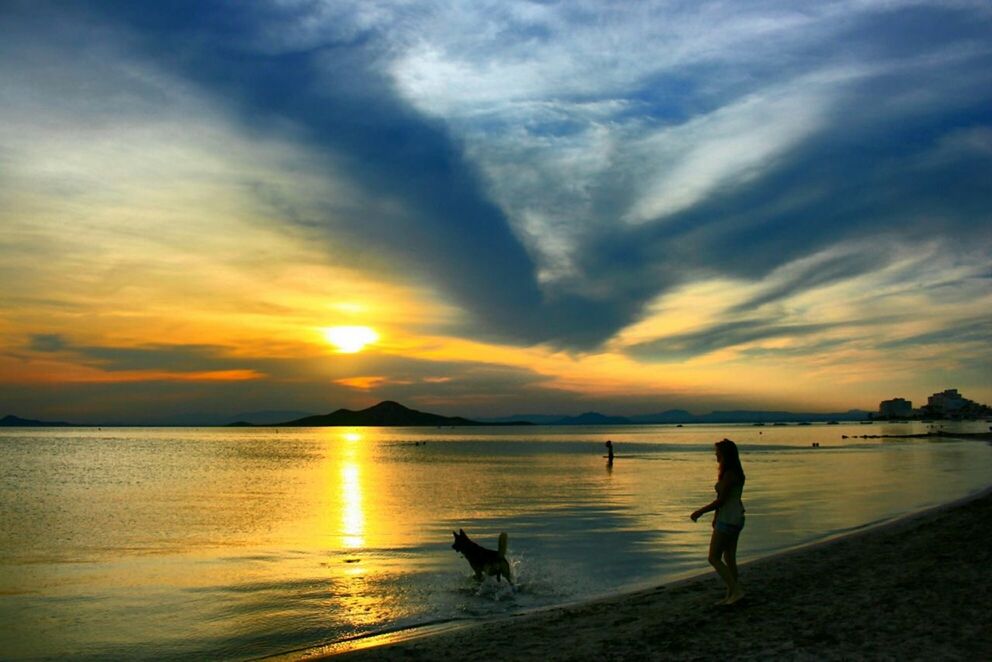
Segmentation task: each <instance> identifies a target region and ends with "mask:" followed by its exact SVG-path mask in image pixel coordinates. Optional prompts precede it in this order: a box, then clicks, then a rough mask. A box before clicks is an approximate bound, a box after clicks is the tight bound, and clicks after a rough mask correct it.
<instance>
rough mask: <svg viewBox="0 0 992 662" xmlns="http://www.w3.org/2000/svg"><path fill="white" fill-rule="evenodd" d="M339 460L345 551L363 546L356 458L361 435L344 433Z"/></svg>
mask: <svg viewBox="0 0 992 662" xmlns="http://www.w3.org/2000/svg"><path fill="white" fill-rule="evenodd" d="M342 437H343V438H344V441H345V443H344V448H343V457H342V460H341V542H342V545H343V546H344V547H345V548H346V549H361V548H362V547H364V546H365V510H364V509H363V490H362V468H361V464H360V462H359V458H358V448H359V444H360V443H361V435H360V434H359V433H357V432H345V433H343V434H342Z"/></svg>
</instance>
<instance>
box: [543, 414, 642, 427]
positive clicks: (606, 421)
mask: <svg viewBox="0 0 992 662" xmlns="http://www.w3.org/2000/svg"><path fill="white" fill-rule="evenodd" d="M630 422H631V421H630V419H629V418H625V417H623V416H607V415H605V414H600V413H599V412H595V411H587V412H585V413H583V414H579V415H578V416H565V417H564V418H559V419H558V420H557V421H555V422H554V423H552V425H627V424H629V423H630Z"/></svg>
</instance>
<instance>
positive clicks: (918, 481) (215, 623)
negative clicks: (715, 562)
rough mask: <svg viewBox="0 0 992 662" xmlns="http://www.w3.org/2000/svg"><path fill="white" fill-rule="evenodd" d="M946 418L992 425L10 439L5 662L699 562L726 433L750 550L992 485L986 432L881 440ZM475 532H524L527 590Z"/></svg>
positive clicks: (594, 584) (488, 535) (408, 610)
mask: <svg viewBox="0 0 992 662" xmlns="http://www.w3.org/2000/svg"><path fill="white" fill-rule="evenodd" d="M937 426H943V427H944V430H945V431H947V432H954V431H959V432H979V431H987V430H988V428H989V424H988V422H975V423H943V424H925V423H920V422H915V423H893V424H880V423H874V424H872V425H863V424H857V423H850V424H849V423H842V424H839V425H828V424H813V425H806V426H800V425H794V424H793V425H788V426H773V425H765V426H760V427H759V426H752V425H685V426H673V425H652V426H614V427H610V426H594V427H566V426H560V427H548V426H526V427H472V428H282V429H280V428H274V427H259V428H202V429H193V428H103V429H100V428H6V429H0V657H2V658H4V659H14V660H18V659H54V658H59V659H64V658H73V659H110V658H117V659H120V658H126V659H132V660H143V659H149V660H150V659H154V660H169V659H192V658H196V659H204V658H206V659H222V660H248V659H258V658H263V657H266V656H273V655H280V654H285V653H288V652H293V651H297V652H299V651H307V650H311V649H314V648H317V647H321V646H328V645H330V646H331V647H332V648H333V645H335V644H336V643H338V644H339V643H340V642H346V641H357V642H361V641H363V640H366V639H367V638H369V637H377V636H378V637H381V636H383V635H384V634H386V633H409V632H417V631H419V630H420V629H423V628H431V627H435V628H436V627H438V626H439V625H441V626H443V625H444V624H457V623H463V622H471V621H474V620H480V619H488V618H493V617H499V616H503V615H508V614H514V613H519V612H524V611H530V610H535V609H541V608H546V607H552V606H555V605H561V604H566V603H575V602H580V601H583V600H588V599H592V598H596V597H601V596H605V595H611V594H616V593H619V592H623V591H629V590H634V589H637V588H641V587H645V586H648V585H652V584H658V583H662V582H665V581H670V580H672V579H674V578H678V577H683V576H686V575H689V574H693V573H703V572H707V571H708V566H707V565H706V550H707V545H708V542H709V535H710V523H709V516H706V517H704V519H701V520H700V521H699V522H698V523H693V522H692V521H691V520H690V519H689V513H691V512H692V511H693V510H694V509H696V508H698V507H700V506H702V505H704V504H706V503H708V502H709V501H711V500H712V498H713V497H714V491H713V485H714V483H715V481H716V461H715V458H714V452H713V444H714V442H716V441H719V440H721V439H724V438H730V439H733V440H734V441H735V442H737V443H738V445H739V446H740V449H741V457H742V463H743V466H744V470H745V472H746V474H747V485H746V489H745V492H744V502H745V506H746V508H747V524H746V527H745V529H744V532H743V533H742V535H741V540H740V547H739V552H738V557H739V560H741V561H746V560H748V559H754V558H758V557H761V556H765V555H768V554H772V553H775V552H779V551H782V550H787V549H790V548H793V547H796V546H799V545H803V544H807V543H811V542H816V541H820V540H825V539H828V538H831V537H834V536H838V535H842V534H845V533H848V532H852V531H855V530H858V529H861V528H864V527H867V526H872V525H876V524H880V523H884V522H887V521H890V520H892V519H894V518H898V517H900V516H903V515H906V514H908V513H912V512H915V511H919V510H921V509H925V508H928V507H931V506H935V505H938V504H941V503H945V502H949V501H953V500H956V499H959V498H962V497H966V496H969V495H972V494H975V493H977V492H979V491H982V490H983V489H985V488H986V487H988V485H989V483H990V477H992V445H990V444H988V443H986V442H982V441H976V440H962V439H953V438H946V437H942V438H932V439H905V438H901V439H900V438H871V437H872V436H875V435H886V434H889V435H891V434H913V433H921V432H926V431H932V430H934V429H935V428H936V427H937ZM607 440H612V441H613V444H614V447H615V449H616V454H617V455H616V459H615V461H614V462H613V463H612V465H610V464H608V462H607V459H606V457H605V450H606V449H605V447H604V443H605V442H606V441H607ZM459 529H464V531H465V532H466V533H467V534H468V535H469V536H470V537H471V538H472V539H473V540H475V541H476V542H478V543H480V544H482V545H484V546H486V547H490V548H496V546H497V538H498V536H499V534H500V533H501V532H505V533H507V535H508V539H509V553H508V556H509V559H510V563H511V566H512V570H513V574H514V583H515V586H514V587H510V585H509V584H507V583H506V582H497V581H496V580H495V579H494V578H487V579H485V580H484V581H483V582H481V583H478V582H476V581H475V579H474V577H473V573H472V571H471V569H470V567H469V565H468V563H467V562H466V561H465V559H463V558H462V557H461V556H460V555H459V554H458V553H457V552H455V551H454V550H453V549H452V547H451V544H452V542H453V536H452V532H453V531H457V530H459ZM743 579H744V580H745V581H746V573H745V574H744V575H743ZM713 582H714V585H713V590H714V594H715V595H719V594H721V591H722V589H721V588H720V585H719V580H718V579H717V578H716V577H715V575H714V580H713Z"/></svg>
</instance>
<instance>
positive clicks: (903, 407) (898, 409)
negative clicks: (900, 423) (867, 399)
mask: <svg viewBox="0 0 992 662" xmlns="http://www.w3.org/2000/svg"><path fill="white" fill-rule="evenodd" d="M912 415H913V403H912V401H910V400H906V399H905V398H892V399H891V400H882V401H881V402H880V403H878V416H879V418H909V417H910V416H912Z"/></svg>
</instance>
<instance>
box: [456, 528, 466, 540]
mask: <svg viewBox="0 0 992 662" xmlns="http://www.w3.org/2000/svg"><path fill="white" fill-rule="evenodd" d="M458 533H460V534H461V535H462V538H464V537H465V529H458Z"/></svg>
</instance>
